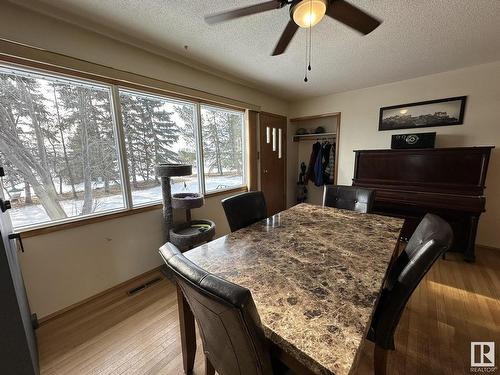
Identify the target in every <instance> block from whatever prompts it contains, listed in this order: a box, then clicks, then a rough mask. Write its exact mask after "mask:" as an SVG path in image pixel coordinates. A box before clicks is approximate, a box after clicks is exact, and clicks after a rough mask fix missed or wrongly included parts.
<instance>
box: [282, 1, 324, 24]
mask: <svg viewBox="0 0 500 375" xmlns="http://www.w3.org/2000/svg"><path fill="white" fill-rule="evenodd" d="M328 5H329V1H328V0H293V1H292V2H291V4H290V19H291V20H293V22H295V23H296V24H297V25H298V26H299V27H302V28H307V27H312V26H314V25H316V24H317V23H319V22H320V21H321V19H322V18H323V16H324V15H325V13H326V11H327V9H328Z"/></svg>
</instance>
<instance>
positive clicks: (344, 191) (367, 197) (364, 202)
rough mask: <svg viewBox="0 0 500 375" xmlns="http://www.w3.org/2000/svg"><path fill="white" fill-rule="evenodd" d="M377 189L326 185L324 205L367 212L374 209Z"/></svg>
mask: <svg viewBox="0 0 500 375" xmlns="http://www.w3.org/2000/svg"><path fill="white" fill-rule="evenodd" d="M374 199H375V191H374V190H370V189H364V188H359V187H356V186H344V185H325V190H324V195H323V206H327V207H336V208H343V209H344V210H351V211H357V212H363V213H367V212H370V211H371V210H372V207H373V200H374Z"/></svg>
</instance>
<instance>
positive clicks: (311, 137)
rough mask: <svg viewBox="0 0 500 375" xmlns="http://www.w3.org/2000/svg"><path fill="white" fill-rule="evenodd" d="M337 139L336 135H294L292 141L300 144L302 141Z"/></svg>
mask: <svg viewBox="0 0 500 375" xmlns="http://www.w3.org/2000/svg"><path fill="white" fill-rule="evenodd" d="M336 137H337V134H336V133H314V134H302V135H294V136H293V141H294V142H300V141H301V140H303V141H311V140H321V139H335V138H336Z"/></svg>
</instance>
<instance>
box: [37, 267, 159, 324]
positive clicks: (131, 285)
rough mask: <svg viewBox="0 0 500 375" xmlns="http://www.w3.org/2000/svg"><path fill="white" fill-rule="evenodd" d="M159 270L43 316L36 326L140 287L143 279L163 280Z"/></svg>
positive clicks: (157, 268)
mask: <svg viewBox="0 0 500 375" xmlns="http://www.w3.org/2000/svg"><path fill="white" fill-rule="evenodd" d="M160 268H161V266H159V267H156V268H153V269H152V270H150V271H147V272H144V273H142V274H140V275H138V276H135V277H133V278H131V279H129V280H127V281H124V282H122V283H120V284H117V285H115V286H113V287H111V288H109V289H106V290H104V291H102V292H100V293H97V294H95V295H93V296H91V297H88V298H85V299H84V300H82V301H80V302H76V303H74V304H72V305H70V306H68V307H65V308H64V309H61V310H58V311H56V312H54V313H52V314H49V315H47V316H44V317H43V318H41V319H39V320H38V324H39V325H44V324H47V323H48V322H49V321H52V320H54V319H57V318H60V317H61V316H63V315H64V314H66V313H68V312H69V311H71V310H73V309H76V308H79V307H81V306H83V305H85V304H87V303H89V302H91V301H93V300H95V299H96V298H99V297H102V296H104V295H106V294H109V293H113V292H116V291H118V290H119V289H123V290H124V292H126V291H128V290H130V289H132V288H134V287H136V286H138V285H140V284H141V283H142V282H144V279H148V278H150V277H151V276H152V275H155V276H156V275H160V276H161V277H162V278H163V274H162V273H161V272H160Z"/></svg>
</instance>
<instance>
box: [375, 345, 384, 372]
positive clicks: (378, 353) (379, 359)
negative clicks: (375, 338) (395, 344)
mask: <svg viewBox="0 0 500 375" xmlns="http://www.w3.org/2000/svg"><path fill="white" fill-rule="evenodd" d="M373 369H374V372H375V375H386V374H387V350H385V349H383V348H381V347H380V346H378V345H375V349H374V352H373Z"/></svg>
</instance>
